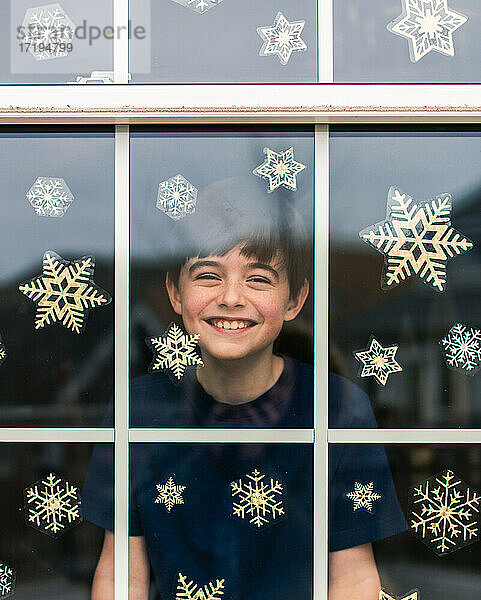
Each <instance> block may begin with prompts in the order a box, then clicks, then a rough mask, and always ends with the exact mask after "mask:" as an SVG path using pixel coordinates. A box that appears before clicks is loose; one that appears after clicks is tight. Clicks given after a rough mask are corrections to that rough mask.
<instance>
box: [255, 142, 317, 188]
mask: <svg viewBox="0 0 481 600" xmlns="http://www.w3.org/2000/svg"><path fill="white" fill-rule="evenodd" d="M264 153H265V155H266V160H265V161H264V162H263V163H262V164H261V165H259V166H258V167H256V168H255V169H254V170H253V171H252V172H253V173H254V175H257V176H258V177H262V179H266V180H267V181H268V183H269V185H268V187H267V192H268V193H270V192H273V191H274V190H275V189H277V188H278V187H279V186H281V185H282V186H283V187H285V188H287V189H288V190H292V191H293V192H295V191H296V190H297V179H296V175H297V174H298V173H299V172H300V171H303V170H304V169H305V168H306V165H303V164H302V163H300V162H297V160H294V148H292V147H291V148H288V149H287V150H283V151H282V152H274V150H271V149H270V148H264Z"/></svg>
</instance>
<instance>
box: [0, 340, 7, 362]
mask: <svg viewBox="0 0 481 600" xmlns="http://www.w3.org/2000/svg"><path fill="white" fill-rule="evenodd" d="M6 358H7V349H6V348H5V344H4V343H3V340H2V336H0V365H1V364H2V363H3V361H4V360H5V359H6Z"/></svg>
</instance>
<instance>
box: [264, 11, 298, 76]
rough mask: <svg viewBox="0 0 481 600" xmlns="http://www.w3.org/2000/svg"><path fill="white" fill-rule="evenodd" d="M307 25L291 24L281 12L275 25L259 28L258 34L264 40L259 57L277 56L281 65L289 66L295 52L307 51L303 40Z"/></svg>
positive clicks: (293, 22) (296, 22)
mask: <svg viewBox="0 0 481 600" xmlns="http://www.w3.org/2000/svg"><path fill="white" fill-rule="evenodd" d="M305 24H306V22H305V21H292V22H291V23H290V22H289V21H288V20H287V19H286V17H285V16H284V15H283V14H282V13H281V12H279V13H277V16H276V18H275V20H274V24H273V25H271V26H267V27H258V28H257V33H258V34H259V35H260V36H261V38H262V39H263V40H264V44H263V45H262V48H261V49H260V52H259V55H260V56H269V55H271V54H273V55H277V57H278V58H279V60H280V61H281V64H283V65H287V63H288V62H289V59H290V58H291V54H292V53H293V52H297V51H304V50H307V46H306V44H305V42H304V40H303V39H302V38H301V33H302V30H303V29H304V25H305Z"/></svg>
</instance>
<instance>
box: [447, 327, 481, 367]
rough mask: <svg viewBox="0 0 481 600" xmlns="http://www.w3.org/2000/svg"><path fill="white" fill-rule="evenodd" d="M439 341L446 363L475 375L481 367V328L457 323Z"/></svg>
mask: <svg viewBox="0 0 481 600" xmlns="http://www.w3.org/2000/svg"><path fill="white" fill-rule="evenodd" d="M439 343H440V344H441V346H442V347H443V356H444V360H445V361H446V365H447V366H448V367H449V368H450V369H453V371H460V372H461V373H465V374H466V375H475V374H476V373H477V372H478V371H479V370H480V369H481V329H475V328H474V327H469V326H468V325H463V324H462V323H456V325H453V326H452V327H451V329H450V330H449V331H448V333H447V335H446V336H445V337H443V339H442V340H441V341H440V342H439Z"/></svg>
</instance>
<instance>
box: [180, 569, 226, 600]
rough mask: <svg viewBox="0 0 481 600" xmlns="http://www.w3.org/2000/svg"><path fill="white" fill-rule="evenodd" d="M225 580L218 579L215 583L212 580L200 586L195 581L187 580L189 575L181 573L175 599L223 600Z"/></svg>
mask: <svg viewBox="0 0 481 600" xmlns="http://www.w3.org/2000/svg"><path fill="white" fill-rule="evenodd" d="M224 581H225V579H217V580H216V582H215V583H212V582H211V581H210V582H209V583H208V584H207V585H205V586H204V587H203V588H200V587H199V586H198V585H197V584H196V583H194V582H193V581H189V582H187V577H186V576H185V575H182V573H179V579H178V581H177V594H176V596H175V600H222V599H221V596H223V595H224V592H223V589H224Z"/></svg>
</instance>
